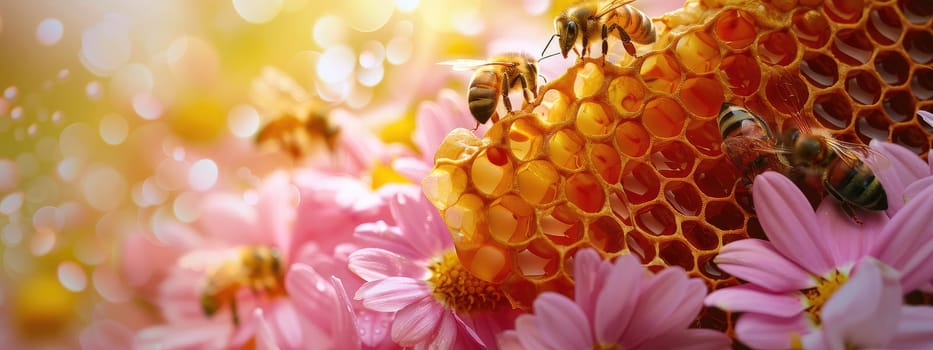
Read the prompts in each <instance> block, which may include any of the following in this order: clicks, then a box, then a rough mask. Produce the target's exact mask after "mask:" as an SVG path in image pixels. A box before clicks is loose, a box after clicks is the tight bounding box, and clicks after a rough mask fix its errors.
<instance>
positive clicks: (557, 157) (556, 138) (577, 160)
mask: <svg viewBox="0 0 933 350" xmlns="http://www.w3.org/2000/svg"><path fill="white" fill-rule="evenodd" d="M584 144H585V141H584V140H583V136H580V134H578V133H577V132H575V131H573V130H570V129H561V130H559V131H557V132H556V133H554V134H553V135H551V139H550V140H548V156H549V157H550V158H551V162H553V163H554V164H555V165H557V166H559V167H561V168H563V169H566V170H576V169H579V168H580V167H581V166H583V145H584Z"/></svg>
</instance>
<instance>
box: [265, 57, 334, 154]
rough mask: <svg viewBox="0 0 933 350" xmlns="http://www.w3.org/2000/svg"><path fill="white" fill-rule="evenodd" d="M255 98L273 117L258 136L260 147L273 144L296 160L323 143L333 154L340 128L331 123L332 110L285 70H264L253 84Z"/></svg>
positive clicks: (269, 68)
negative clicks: (313, 96) (312, 95)
mask: <svg viewBox="0 0 933 350" xmlns="http://www.w3.org/2000/svg"><path fill="white" fill-rule="evenodd" d="M252 99H253V101H254V103H255V104H256V105H257V106H258V107H260V109H261V110H262V111H263V112H265V114H267V115H271V116H272V117H271V118H272V119H271V121H269V122H268V123H266V125H265V126H263V127H262V129H260V130H259V132H258V133H257V134H256V144H257V145H259V146H264V145H268V144H271V145H274V146H275V147H277V148H278V149H280V150H282V151H285V152H286V153H288V154H289V155H290V156H291V157H292V158H293V159H296V160H297V159H302V158H303V157H305V156H306V155H308V152H310V151H312V150H314V149H315V147H316V146H318V145H319V144H320V143H322V142H323V145H324V146H325V147H326V148H327V150H328V151H329V152H330V153H331V154H333V153H334V151H335V149H336V147H337V140H338V137H339V135H340V128H339V127H338V126H337V125H335V124H334V123H333V122H332V121H331V119H330V117H329V113H328V109H329V108H327V106H325V105H324V103H323V102H322V101H318V100H316V99H314V98H312V97H311V96H310V95H309V94H308V93H307V92H306V91H305V90H304V89H302V88H301V86H299V85H298V83H297V82H295V81H294V80H293V79H292V78H291V77H289V76H288V75H286V74H285V73H283V72H282V71H279V70H277V69H275V68H272V67H266V68H264V69H263V71H262V74H261V75H260V77H259V79H256V80H255V81H254V82H253V86H252Z"/></svg>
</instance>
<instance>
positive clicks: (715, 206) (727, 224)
mask: <svg viewBox="0 0 933 350" xmlns="http://www.w3.org/2000/svg"><path fill="white" fill-rule="evenodd" d="M705 214H706V222H708V223H710V224H712V225H713V226H715V227H716V228H718V229H720V230H738V229H740V228H742V227H743V226H745V213H744V212H742V209H739V207H738V206H736V205H735V204H734V203H732V202H720V201H717V202H709V203H706V211H705Z"/></svg>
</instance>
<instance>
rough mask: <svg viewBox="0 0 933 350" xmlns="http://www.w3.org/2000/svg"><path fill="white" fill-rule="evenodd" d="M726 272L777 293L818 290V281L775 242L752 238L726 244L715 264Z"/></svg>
mask: <svg viewBox="0 0 933 350" xmlns="http://www.w3.org/2000/svg"><path fill="white" fill-rule="evenodd" d="M713 261H714V262H715V263H716V265H717V266H718V267H719V268H720V269H722V270H723V271H726V272H728V273H729V274H732V275H734V276H736V277H738V278H741V279H743V280H746V281H748V282H750V283H752V284H754V285H757V286H759V287H762V288H765V289H767V290H770V291H773V292H778V293H780V292H788V291H794V290H800V289H806V288H810V287H814V286H816V280H815V279H814V277H813V276H812V275H811V274H810V273H808V272H807V271H805V270H804V269H803V268H801V267H800V266H799V265H797V264H796V263H795V262H793V261H791V260H789V259H788V258H787V257H785V256H784V255H783V254H781V253H780V252H779V251H778V250H777V249H775V247H774V245H772V243H771V242H768V241H763V240H760V239H755V238H749V239H743V240H739V241H735V242H732V243H729V244H726V246H725V247H723V248H722V249H721V250H720V251H719V255H717V256H716V258H715V259H714V260H713Z"/></svg>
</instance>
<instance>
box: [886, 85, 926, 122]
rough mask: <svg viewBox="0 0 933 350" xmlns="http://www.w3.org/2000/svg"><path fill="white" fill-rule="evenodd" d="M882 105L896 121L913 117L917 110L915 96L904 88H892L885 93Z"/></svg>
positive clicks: (889, 116)
mask: <svg viewBox="0 0 933 350" xmlns="http://www.w3.org/2000/svg"><path fill="white" fill-rule="evenodd" d="M881 106H882V107H884V112H885V113H886V114H887V115H888V118H891V120H893V121H895V122H902V121H906V120H908V119H913V118H914V113H916V112H915V111H916V110H917V109H916V106H915V105H914V98H913V97H912V96H910V93H909V92H907V91H903V90H890V91H888V92H887V93H885V94H884V99H882V100H881Z"/></svg>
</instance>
